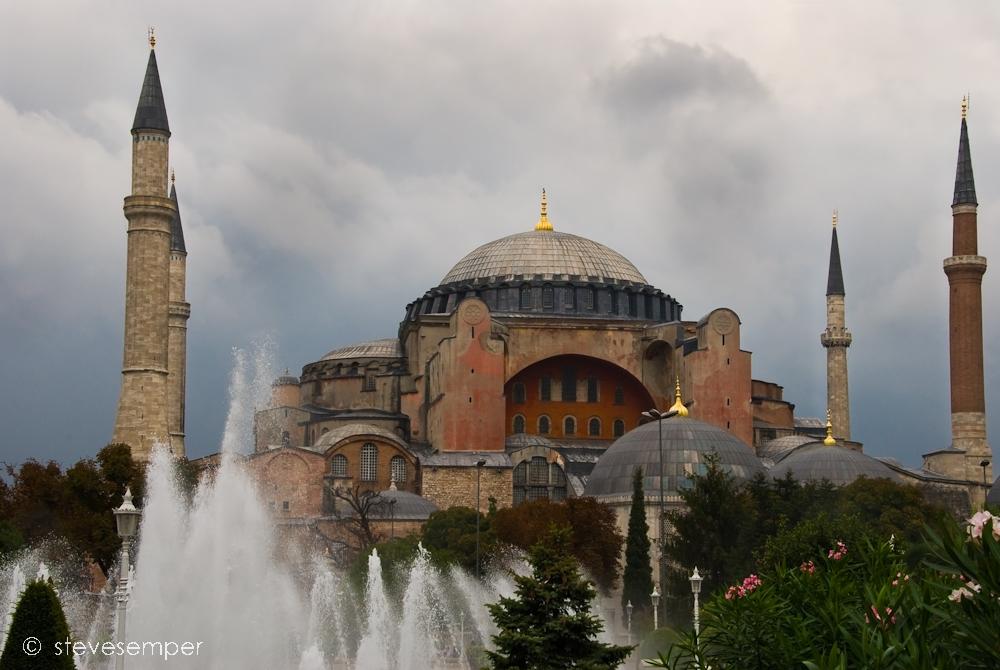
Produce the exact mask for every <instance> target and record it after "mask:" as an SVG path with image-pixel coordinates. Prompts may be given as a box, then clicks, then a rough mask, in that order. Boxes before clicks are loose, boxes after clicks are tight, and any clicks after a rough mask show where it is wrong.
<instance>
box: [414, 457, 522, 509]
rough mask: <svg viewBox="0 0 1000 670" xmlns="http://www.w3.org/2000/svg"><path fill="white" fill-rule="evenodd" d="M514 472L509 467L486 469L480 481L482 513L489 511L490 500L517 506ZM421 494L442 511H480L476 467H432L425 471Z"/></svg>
mask: <svg viewBox="0 0 1000 670" xmlns="http://www.w3.org/2000/svg"><path fill="white" fill-rule="evenodd" d="M512 472H513V470H511V468H509V467H483V468H482V472H481V473H480V481H479V487H480V488H479V510H480V511H481V512H483V513H484V514H485V513H486V512H487V511H489V506H490V498H493V499H494V500H496V504H497V507H510V506H511V505H512V504H513V490H514V481H513V479H512V474H511V473H512ZM421 495H422V496H423V497H425V498H427V499H428V500H431V501H433V502H434V504H435V505H437V506H438V508H439V509H448V508H449V507H456V506H462V507H471V508H472V509H476V468H475V467H472V468H469V467H430V468H427V469H426V471H425V472H424V478H423V490H422V492H421Z"/></svg>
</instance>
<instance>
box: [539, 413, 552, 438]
mask: <svg viewBox="0 0 1000 670" xmlns="http://www.w3.org/2000/svg"><path fill="white" fill-rule="evenodd" d="M551 430H552V422H551V421H550V420H549V417H547V416H544V415H542V416H540V417H538V434H539V435H548V434H549V432H550V431H551Z"/></svg>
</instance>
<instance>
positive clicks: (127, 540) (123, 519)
mask: <svg viewBox="0 0 1000 670" xmlns="http://www.w3.org/2000/svg"><path fill="white" fill-rule="evenodd" d="M112 511H113V512H114V514H115V524H116V525H117V526H118V537H120V538H121V539H122V554H121V558H120V559H119V560H118V590H117V592H116V593H115V598H116V599H117V601H118V626H117V632H116V638H117V642H119V643H120V644H124V643H125V612H126V610H127V609H128V573H129V550H130V549H131V548H132V539H133V538H134V537H135V535H136V533H137V532H138V531H139V519H141V518H142V511H141V510H139V509H136V507H135V505H133V504H132V490H131V489H129V488H126V489H125V496H124V497H123V498H122V504H121V507H118V508H117V509H114V510H112ZM115 670H125V654H117V655H116V656H115Z"/></svg>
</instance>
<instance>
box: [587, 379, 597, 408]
mask: <svg viewBox="0 0 1000 670" xmlns="http://www.w3.org/2000/svg"><path fill="white" fill-rule="evenodd" d="M587 402H597V377H587Z"/></svg>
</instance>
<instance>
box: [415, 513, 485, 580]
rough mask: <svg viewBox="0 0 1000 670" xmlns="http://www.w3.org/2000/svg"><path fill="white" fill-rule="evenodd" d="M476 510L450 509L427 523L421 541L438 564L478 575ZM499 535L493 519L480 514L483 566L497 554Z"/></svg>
mask: <svg viewBox="0 0 1000 670" xmlns="http://www.w3.org/2000/svg"><path fill="white" fill-rule="evenodd" d="M476 516H477V512H476V510H474V509H472V508H471V507H450V508H448V509H446V510H441V511H439V512H434V513H433V514H431V515H430V517H429V518H428V519H427V523H426V524H424V529H423V532H422V533H421V541H422V542H423V545H424V548H425V549H427V551H428V552H430V554H431V557H432V558H433V559H434V562H435V563H437V564H438V565H446V564H452V563H455V564H458V565H460V566H462V567H463V568H465V569H466V570H468V571H469V572H471V573H473V574H475V572H476ZM495 546H496V536H495V535H494V533H493V527H492V518H491V517H489V516H486V515H483V514H479V560H480V564H481V565H483V564H485V563H486V562H487V559H488V557H489V556H490V555H491V554H492V553H493V549H494V547H495Z"/></svg>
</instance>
